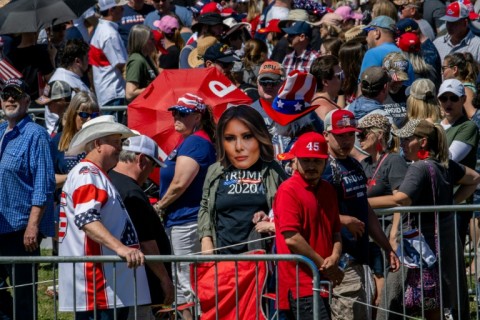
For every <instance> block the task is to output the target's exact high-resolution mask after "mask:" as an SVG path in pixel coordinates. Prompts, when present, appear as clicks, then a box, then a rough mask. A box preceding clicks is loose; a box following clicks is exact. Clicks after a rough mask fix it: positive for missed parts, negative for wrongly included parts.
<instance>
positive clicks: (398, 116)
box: [383, 86, 407, 128]
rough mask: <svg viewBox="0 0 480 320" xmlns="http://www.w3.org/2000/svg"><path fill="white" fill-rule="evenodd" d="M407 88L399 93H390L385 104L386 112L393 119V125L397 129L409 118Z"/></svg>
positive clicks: (403, 88)
mask: <svg viewBox="0 0 480 320" xmlns="http://www.w3.org/2000/svg"><path fill="white" fill-rule="evenodd" d="M405 90H406V87H405V86H403V87H402V88H401V89H400V90H399V91H398V92H397V93H391V92H389V93H388V96H387V98H386V99H385V101H384V102H383V106H384V108H385V111H386V112H387V113H388V114H389V115H390V116H391V117H392V119H393V124H394V125H396V126H397V128H401V127H402V126H403V124H404V123H405V119H406V118H407V96H406V95H405Z"/></svg>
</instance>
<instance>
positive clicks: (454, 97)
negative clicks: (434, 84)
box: [438, 95, 460, 102]
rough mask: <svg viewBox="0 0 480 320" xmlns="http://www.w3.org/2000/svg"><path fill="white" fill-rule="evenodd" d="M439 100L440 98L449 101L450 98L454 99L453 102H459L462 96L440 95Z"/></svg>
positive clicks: (442, 100) (441, 100)
mask: <svg viewBox="0 0 480 320" xmlns="http://www.w3.org/2000/svg"><path fill="white" fill-rule="evenodd" d="M438 100H440V102H447V101H448V100H450V101H452V102H458V101H459V100H460V97H458V96H456V95H451V96H440V97H439V98H438Z"/></svg>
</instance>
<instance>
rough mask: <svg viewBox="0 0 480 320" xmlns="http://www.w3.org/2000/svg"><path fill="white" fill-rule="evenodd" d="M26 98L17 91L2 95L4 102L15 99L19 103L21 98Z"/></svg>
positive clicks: (0, 96)
mask: <svg viewBox="0 0 480 320" xmlns="http://www.w3.org/2000/svg"><path fill="white" fill-rule="evenodd" d="M24 96H25V93H23V92H18V91H15V90H8V91H3V92H2V93H1V94H0V98H2V100H4V101H5V100H8V99H9V98H13V100H15V101H17V100H19V99H20V98H23V97H24Z"/></svg>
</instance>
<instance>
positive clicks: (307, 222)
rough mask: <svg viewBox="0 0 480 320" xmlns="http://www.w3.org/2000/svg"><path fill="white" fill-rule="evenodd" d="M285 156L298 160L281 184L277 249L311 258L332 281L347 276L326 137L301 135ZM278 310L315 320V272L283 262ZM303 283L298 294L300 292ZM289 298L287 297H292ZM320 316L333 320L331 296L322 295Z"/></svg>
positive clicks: (275, 207)
mask: <svg viewBox="0 0 480 320" xmlns="http://www.w3.org/2000/svg"><path fill="white" fill-rule="evenodd" d="M280 158H282V160H287V159H293V161H294V163H293V168H294V170H295V172H294V174H293V176H292V177H291V178H290V179H288V180H286V181H285V182H284V183H282V184H281V185H280V188H279V189H278V191H277V194H276V197H275V201H274V203H273V212H274V214H275V219H274V221H275V229H276V230H277V232H276V233H277V238H276V241H277V242H276V245H277V252H278V253H279V254H300V255H303V256H306V257H308V258H310V259H311V260H312V261H313V262H314V263H315V264H316V266H317V267H318V269H319V270H320V272H321V274H322V278H323V277H326V278H328V279H329V280H330V281H332V283H333V285H334V286H335V285H337V284H339V283H340V282H341V281H342V279H343V272H342V271H340V269H339V268H338V261H339V259H340V255H341V253H342V243H341V237H340V227H341V225H340V218H339V210H338V202H337V195H336V192H335V189H334V188H333V186H332V185H330V184H329V183H328V182H326V181H325V180H322V178H321V177H322V173H323V170H324V168H325V164H326V161H327V160H326V159H327V158H328V147H327V143H326V141H325V138H324V137H323V136H322V135H321V134H318V133H315V132H309V133H305V134H303V135H301V136H300V137H299V138H298V140H297V141H296V142H295V144H294V146H293V148H292V150H291V151H290V152H289V153H285V154H282V155H280ZM278 269H279V277H278V278H279V286H278V287H279V295H280V297H279V309H283V310H285V309H290V310H291V311H292V313H293V315H294V316H295V318H297V309H298V312H299V314H298V315H299V318H298V319H302V320H305V319H313V291H312V272H311V271H310V269H309V268H308V267H307V266H306V265H300V266H299V270H298V278H297V271H296V263H295V262H282V263H279V268H278ZM297 282H298V295H297ZM287 297H288V299H287ZM321 302H323V304H322V303H320V306H319V307H320V308H319V310H318V311H319V313H320V316H321V317H320V318H321V319H330V312H329V305H328V298H325V299H322V300H321Z"/></svg>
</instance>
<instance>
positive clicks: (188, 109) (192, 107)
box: [168, 93, 207, 113]
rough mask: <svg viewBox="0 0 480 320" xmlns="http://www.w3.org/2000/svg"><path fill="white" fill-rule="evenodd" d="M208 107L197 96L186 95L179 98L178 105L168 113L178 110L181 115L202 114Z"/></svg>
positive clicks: (169, 109)
mask: <svg viewBox="0 0 480 320" xmlns="http://www.w3.org/2000/svg"><path fill="white" fill-rule="evenodd" d="M205 109H207V105H206V104H205V103H204V102H203V99H202V98H200V97H199V96H197V95H194V94H191V93H186V94H184V95H183V96H181V97H180V98H178V101H177V104H176V105H174V106H171V107H170V108H168V111H173V110H178V111H180V112H181V113H192V112H200V113H204V112H205Z"/></svg>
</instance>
